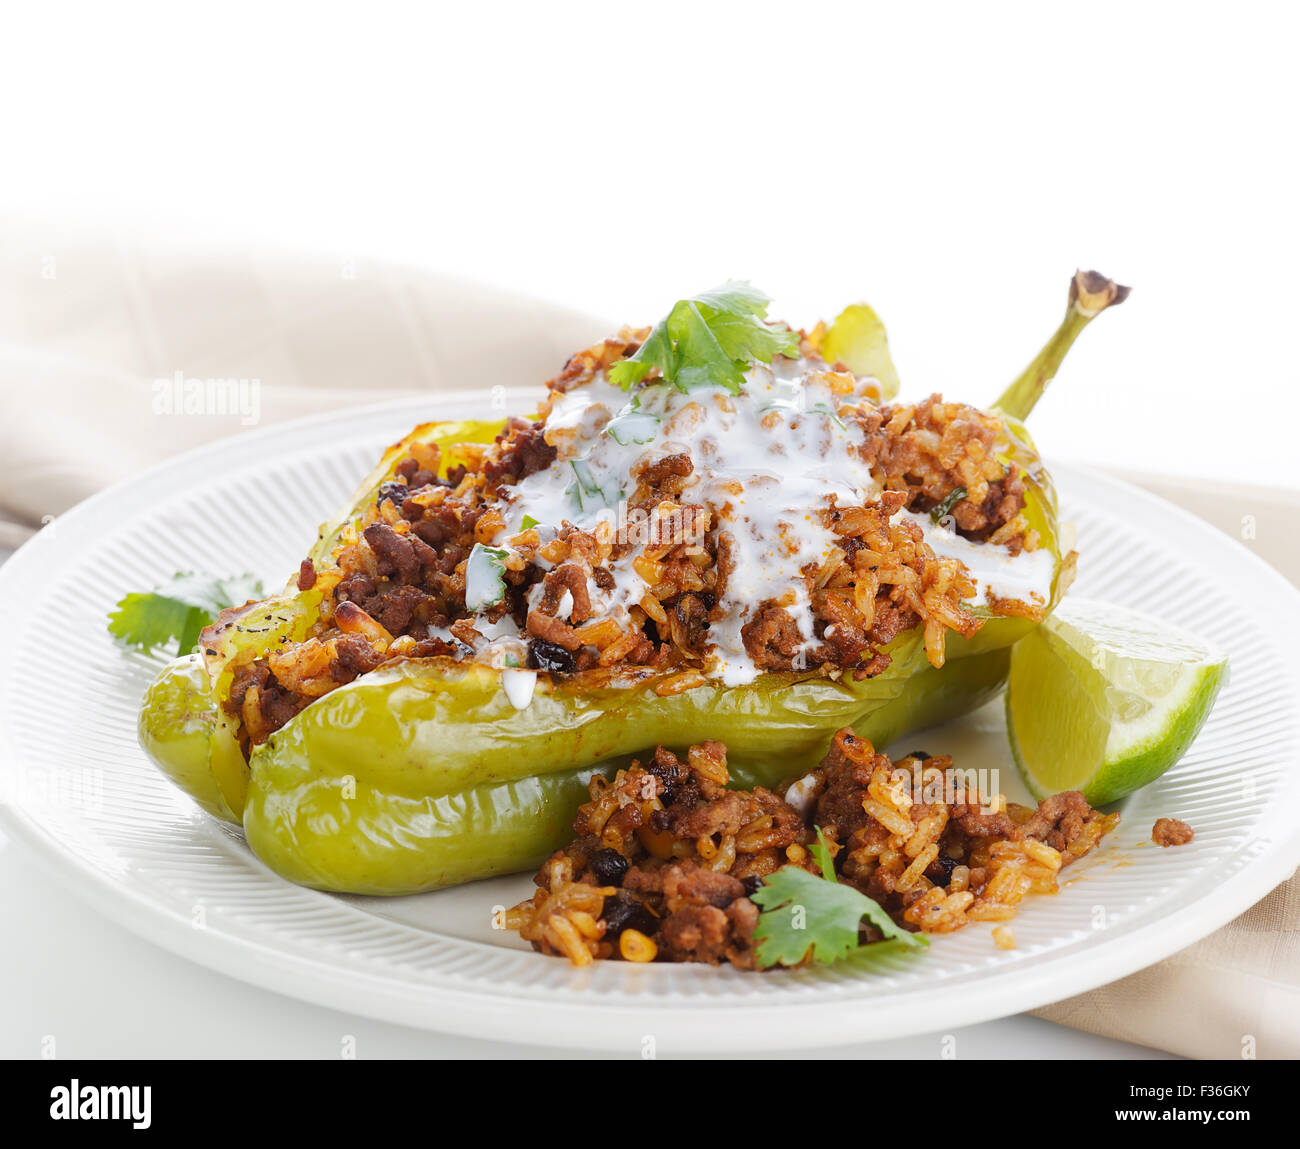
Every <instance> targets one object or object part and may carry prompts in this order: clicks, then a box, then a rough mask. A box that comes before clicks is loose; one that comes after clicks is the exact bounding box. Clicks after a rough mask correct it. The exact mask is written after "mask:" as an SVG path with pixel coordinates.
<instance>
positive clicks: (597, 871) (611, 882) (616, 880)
mask: <svg viewBox="0 0 1300 1149" xmlns="http://www.w3.org/2000/svg"><path fill="white" fill-rule="evenodd" d="M587 867H588V869H590V871H591V876H592V877H593V878H595V879H596V881H597V883H598V884H600V885H602V886H621V885H622V884H623V876H624V875H625V874H626V873H627V859H626V858H625V857H623V855H622V854H620V853H619V852H618V851H617V850H611V849H609V848H608V847H606V848H605V849H603V850H597V851H596V852H595V853H594V854H592V855H591V857H590V858H589V859H588V860H587Z"/></svg>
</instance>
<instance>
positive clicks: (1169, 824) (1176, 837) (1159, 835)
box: [1151, 818, 1196, 846]
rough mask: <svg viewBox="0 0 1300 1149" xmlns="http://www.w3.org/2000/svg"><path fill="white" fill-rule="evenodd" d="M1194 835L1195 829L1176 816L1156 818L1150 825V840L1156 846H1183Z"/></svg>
mask: <svg viewBox="0 0 1300 1149" xmlns="http://www.w3.org/2000/svg"><path fill="white" fill-rule="evenodd" d="M1195 836H1196V831H1195V830H1193V829H1192V828H1191V826H1189V825H1188V824H1187V823H1186V822H1180V821H1179V820H1178V819H1177V818H1157V819H1156V824H1155V825H1154V826H1152V827H1151V840H1152V841H1153V842H1154V843H1155V844H1156V845H1157V846H1185V845H1187V843H1188V842H1190V841H1191V840H1192V839H1193V838H1194V837H1195Z"/></svg>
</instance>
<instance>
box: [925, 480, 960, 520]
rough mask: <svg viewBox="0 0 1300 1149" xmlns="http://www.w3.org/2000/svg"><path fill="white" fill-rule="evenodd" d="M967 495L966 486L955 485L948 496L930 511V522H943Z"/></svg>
mask: <svg viewBox="0 0 1300 1149" xmlns="http://www.w3.org/2000/svg"><path fill="white" fill-rule="evenodd" d="M965 497H966V488H965V487H953V489H952V490H951V491H949V492H948V497H947V498H946V499H944V501H943V502H942V503H940V504H939V505H938V506H937V507H935V508H934V509H933V510H932V511H931V512H930V522H932V523H936V524H937V523H941V522H943V520H944V519H945V518H947V517H948V516H949V515H950V514H951V513H952V509H953V507H955V506H956V505H957V504H958V503H960V502H961V501H962V499H964V498H965Z"/></svg>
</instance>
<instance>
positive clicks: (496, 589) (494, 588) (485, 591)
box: [465, 543, 510, 614]
mask: <svg viewBox="0 0 1300 1149" xmlns="http://www.w3.org/2000/svg"><path fill="white" fill-rule="evenodd" d="M509 557H510V552H509V551H508V550H507V549H506V548H505V547H489V546H485V545H484V544H483V543H475V544H474V549H473V550H472V551H470V552H469V558H468V559H466V560H465V609H466V610H470V611H473V612H474V613H476V614H477V613H478V612H479V611H483V610H487V609H488V607H492V606H496V604H497V603H499V602H500V601H501V600H502V599H503V598H505V597H506V580H505V577H504V575H505V569H506V559H508V558H509Z"/></svg>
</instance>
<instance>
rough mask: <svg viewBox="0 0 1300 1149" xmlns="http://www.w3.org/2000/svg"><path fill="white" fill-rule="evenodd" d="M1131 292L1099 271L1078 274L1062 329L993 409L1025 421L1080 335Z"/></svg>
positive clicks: (1057, 330)
mask: <svg viewBox="0 0 1300 1149" xmlns="http://www.w3.org/2000/svg"><path fill="white" fill-rule="evenodd" d="M1130 290H1131V289H1130V288H1127V287H1121V286H1120V285H1119V284H1118V283H1116V282H1115V281H1114V280H1113V279H1107V278H1106V277H1105V276H1104V275H1102V274H1101V272H1099V271H1076V272H1075V273H1074V278H1073V279H1072V280H1070V306H1069V308H1068V310H1067V311H1066V313H1065V318H1064V319H1063V320H1062V321H1061V326H1060V327H1058V328H1057V329H1056V332H1055V334H1053V336H1052V337H1051V338H1050V339H1049V340H1048V341H1047V342H1046V343H1045V344H1044V345H1043V349H1042V350H1041V351H1040V352H1039V353H1038V355H1037V356H1036V357H1035V358H1034V361H1033V362H1032V363H1031V364H1030V365H1029V366H1028V367H1026V368H1025V369H1024V370H1023V371H1022V372H1021V373H1020V377H1019V378H1018V379H1016V381H1015V382H1014V383H1012V384H1011V386H1010V387H1008V388H1007V389H1006V390H1005V391H1003V392H1002V395H1001V396H1000V397H999V398H998V401H997V402H996V403H995V404H994V406H995V407H996V408H997V409H998V410H1000V411H1002V412H1003V413H1004V414H1006V415H1011V416H1013V417H1015V418H1017V419H1024V418H1025V417H1026V416H1027V415H1028V414H1029V412H1030V411H1032V410H1033V409H1034V404H1035V403H1037V402H1038V400H1039V399H1040V398H1041V397H1042V394H1043V392H1044V391H1046V390H1047V385H1048V384H1049V383H1050V382H1051V381H1052V380H1053V379H1054V378H1055V377H1056V372H1057V371H1058V370H1059V369H1060V366H1061V362H1062V360H1064V358H1065V353H1066V352H1067V351H1069V350H1070V347H1071V346H1072V345H1073V343H1074V341H1075V340H1076V339H1078V338H1079V332H1081V331H1082V330H1083V329H1084V328H1085V327H1087V326H1088V324H1089V323H1091V322H1092V321H1093V320H1094V319H1096V318H1097V316H1098V315H1100V314H1101V313H1102V312H1103V311H1105V310H1106V308H1108V307H1114V306H1116V305H1118V304H1120V303H1123V302H1124V300H1126V299H1127V298H1128V293H1129V291H1130Z"/></svg>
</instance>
